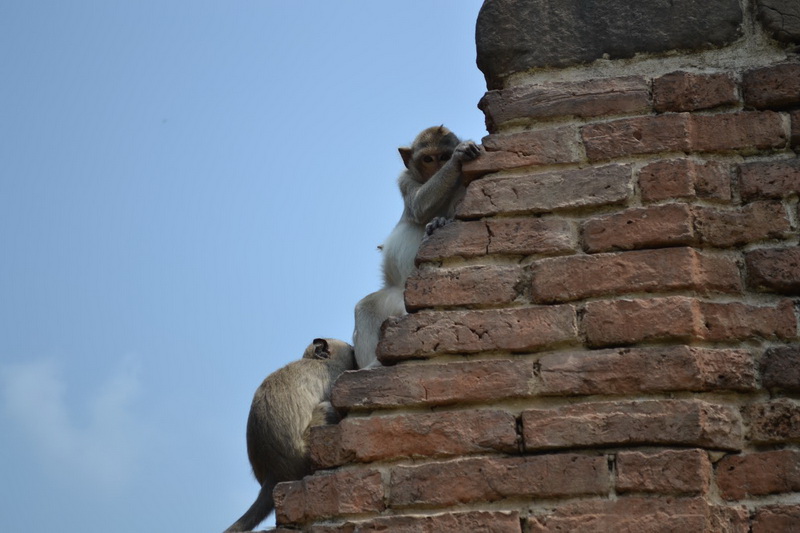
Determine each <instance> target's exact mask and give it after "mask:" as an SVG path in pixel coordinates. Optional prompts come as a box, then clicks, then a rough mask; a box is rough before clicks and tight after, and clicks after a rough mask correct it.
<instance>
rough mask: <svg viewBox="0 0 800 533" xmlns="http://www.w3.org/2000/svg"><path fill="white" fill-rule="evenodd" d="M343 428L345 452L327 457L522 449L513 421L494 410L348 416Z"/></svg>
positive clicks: (441, 454) (341, 441) (341, 437)
mask: <svg viewBox="0 0 800 533" xmlns="http://www.w3.org/2000/svg"><path fill="white" fill-rule="evenodd" d="M339 428H340V432H339V442H338V446H339V447H340V448H341V451H339V452H336V453H328V454H327V457H331V458H337V457H347V458H350V460H351V461H354V462H371V461H381V460H392V459H399V458H407V457H449V456H454V455H468V454H475V453H485V452H501V453H513V452H516V451H517V450H518V444H517V431H516V419H515V417H514V416H513V415H512V414H510V413H507V412H505V411H498V410H490V409H479V410H470V411H447V412H437V413H415V414H407V415H394V416H371V417H358V418H353V417H348V418H345V419H344V420H342V421H341V422H340V423H339ZM330 444H331V445H337V443H333V442H331V443H330ZM320 466H322V467H325V468H329V467H333V466H338V465H336V464H326V465H320Z"/></svg>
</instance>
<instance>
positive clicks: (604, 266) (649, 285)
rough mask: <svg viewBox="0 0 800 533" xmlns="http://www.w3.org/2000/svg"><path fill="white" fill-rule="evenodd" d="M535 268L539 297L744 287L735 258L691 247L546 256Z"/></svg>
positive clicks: (555, 299) (552, 298)
mask: <svg viewBox="0 0 800 533" xmlns="http://www.w3.org/2000/svg"><path fill="white" fill-rule="evenodd" d="M531 273H532V280H531V287H532V291H531V297H532V299H533V301H534V302H537V303H547V302H563V301H570V300H577V299H582V298H588V297H591V296H603V295H618V294H626V293H632V292H670V291H677V290H694V291H697V292H699V293H701V294H709V293H714V292H723V293H736V292H740V291H741V288H742V287H741V280H740V276H739V268H738V267H737V265H736V263H735V262H734V261H733V259H731V258H728V257H720V256H712V255H707V254H703V253H700V252H697V251H696V250H694V249H692V248H664V249H657V250H642V251H633V252H617V253H605V254H593V255H573V256H565V257H555V258H550V259H541V260H539V261H536V262H535V263H533V264H532V265H531ZM495 290H496V289H495ZM498 292H499V291H498Z"/></svg>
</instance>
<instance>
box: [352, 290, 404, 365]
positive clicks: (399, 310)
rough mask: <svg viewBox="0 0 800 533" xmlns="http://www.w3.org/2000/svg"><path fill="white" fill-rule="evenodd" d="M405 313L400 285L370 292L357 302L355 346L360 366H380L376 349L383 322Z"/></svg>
mask: <svg viewBox="0 0 800 533" xmlns="http://www.w3.org/2000/svg"><path fill="white" fill-rule="evenodd" d="M404 314H406V306H405V302H404V300H403V289H402V288H400V287H392V286H389V287H384V288H383V289H381V290H379V291H376V292H373V293H372V294H368V295H367V296H365V297H364V298H362V299H361V301H360V302H358V303H357V304H356V310H355V324H356V327H355V330H354V331H353V347H354V348H355V353H356V363H357V364H358V368H372V367H375V366H380V362H379V361H378V357H377V355H376V354H375V350H376V349H377V348H378V337H379V336H380V333H381V324H383V322H384V321H385V320H386V319H387V318H389V317H391V316H401V315H404Z"/></svg>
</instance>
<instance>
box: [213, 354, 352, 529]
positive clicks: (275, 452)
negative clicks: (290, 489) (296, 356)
mask: <svg viewBox="0 0 800 533" xmlns="http://www.w3.org/2000/svg"><path fill="white" fill-rule="evenodd" d="M354 368H355V360H354V358H353V347H352V346H350V345H349V344H347V343H346V342H343V341H339V340H336V339H314V341H313V343H312V344H310V345H309V346H308V348H306V350H305V353H303V358H302V359H300V360H299V361H294V362H292V363H289V364H288V365H286V366H285V367H283V368H280V369H278V370H276V371H275V372H273V373H272V374H270V375H269V376H267V378H266V379H265V380H264V381H263V383H261V386H260V387H258V390H256V393H255V396H253V403H252V405H251V407H250V416H249V417H248V419H247V455H248V456H249V458H250V464H251V465H252V467H253V474H254V475H255V477H256V480H258V482H259V483H260V484H261V491H260V492H259V493H258V497H257V498H256V501H255V502H254V503H253V505H251V506H250V508H249V509H248V510H247V511H246V512H245V513H244V514H243V515H242V517H241V518H239V520H237V521H236V522H235V523H234V524H233V525H231V526H230V527H229V528H228V529H226V530H225V533H231V532H234V531H251V530H252V529H253V528H254V527H256V526H257V525H258V524H260V523H261V521H262V520H264V519H265V518H266V517H267V515H268V514H269V513H271V512H272V510H273V509H274V508H275V504H274V502H273V500H272V489H274V488H275V485H276V484H278V483H279V482H281V481H293V480H298V479H302V478H303V476H306V475H308V474H310V473H311V462H310V459H309V455H308V448H307V445H306V443H307V439H308V433H309V428H311V427H312V426H318V425H322V424H335V423H336V422H338V421H339V417H338V415H337V414H336V411H335V410H334V409H333V406H332V405H331V404H330V402H329V401H328V400H329V398H330V392H331V386H332V385H333V382H334V381H335V380H336V378H337V377H339V375H340V374H341V373H342V372H344V371H345V370H352V369H354Z"/></svg>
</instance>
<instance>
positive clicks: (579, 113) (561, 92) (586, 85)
mask: <svg viewBox="0 0 800 533" xmlns="http://www.w3.org/2000/svg"><path fill="white" fill-rule="evenodd" d="M478 107H479V108H480V109H481V110H482V111H483V112H484V114H485V115H486V127H487V129H488V130H489V131H495V130H496V129H497V127H498V126H499V125H501V124H503V123H506V122H509V121H513V120H520V119H522V120H541V119H545V118H555V117H563V116H575V117H584V118H585V117H599V116H605V115H625V114H636V113H644V112H646V111H648V110H649V107H650V94H649V87H648V83H647V81H646V80H644V79H643V78H640V77H634V76H631V77H626V78H610V79H597V80H588V81H579V82H554V83H544V84H541V85H526V86H522V87H512V88H510V89H505V90H502V91H489V92H488V93H486V94H485V95H484V97H483V98H481V101H480V102H479V103H478Z"/></svg>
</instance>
